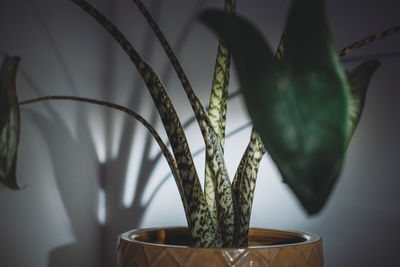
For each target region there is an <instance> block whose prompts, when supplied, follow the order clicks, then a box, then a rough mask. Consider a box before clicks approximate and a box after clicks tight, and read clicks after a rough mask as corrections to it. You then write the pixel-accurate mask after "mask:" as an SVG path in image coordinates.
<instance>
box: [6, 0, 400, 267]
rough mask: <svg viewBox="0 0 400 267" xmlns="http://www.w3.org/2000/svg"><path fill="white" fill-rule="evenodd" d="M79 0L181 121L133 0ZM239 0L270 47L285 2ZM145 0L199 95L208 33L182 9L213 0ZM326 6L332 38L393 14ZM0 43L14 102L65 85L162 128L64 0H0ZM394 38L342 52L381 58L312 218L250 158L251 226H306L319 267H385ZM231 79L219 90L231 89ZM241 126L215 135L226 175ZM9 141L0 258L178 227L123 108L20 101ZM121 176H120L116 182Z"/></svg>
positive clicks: (374, 5)
mask: <svg viewBox="0 0 400 267" xmlns="http://www.w3.org/2000/svg"><path fill="white" fill-rule="evenodd" d="M92 2H93V3H94V4H95V5H96V6H97V7H98V8H99V9H101V10H102V11H103V12H104V13H105V14H106V15H107V16H108V17H109V18H111V19H112V21H113V22H115V23H116V24H117V25H118V26H119V27H120V28H121V30H122V31H123V32H124V33H125V34H126V35H127V36H128V37H129V39H130V40H131V41H132V43H133V44H134V46H135V47H136V48H137V49H138V50H139V51H140V53H141V54H142V55H143V56H144V57H145V58H146V59H148V60H149V61H150V62H151V64H152V65H153V66H154V67H155V68H156V69H157V70H158V72H159V74H160V75H161V77H163V79H164V81H165V84H166V85H167V88H168V90H169V93H170V95H171V97H172V98H173V99H174V103H175V104H176V108H177V110H178V112H179V113H180V115H181V116H182V121H187V120H188V119H190V117H191V113H190V112H188V111H187V110H188V109H189V106H188V104H187V101H186V99H185V96H184V94H183V92H182V89H181V87H180V85H179V83H178V81H177V79H176V76H175V74H174V73H172V72H171V68H170V66H169V65H168V63H167V61H166V57H165V55H164V53H163V52H162V50H161V49H160V46H159V45H158V43H157V42H156V40H155V38H154V36H153V35H152V34H151V32H149V28H148V26H147V25H146V24H145V21H144V19H143V18H142V17H141V15H140V14H139V13H138V11H137V10H136V8H135V6H134V5H133V3H132V2H131V1H127V0H118V1H106V0H102V1H100V0H99V1H92ZM220 2H221V3H220ZM238 2H239V3H238V12H239V13H241V14H243V15H245V16H247V17H249V18H250V19H251V20H253V21H254V22H255V23H256V24H257V25H258V26H259V27H260V28H261V29H262V31H263V32H264V33H265V36H267V39H268V40H269V41H270V42H271V45H272V46H276V44H277V42H278V40H279V37H280V33H281V31H282V28H283V24H284V21H285V19H284V18H285V14H286V12H287V5H288V3H289V1H287V0H286V1H261V0H251V1H249V0H248V1H238ZM145 4H146V5H147V6H148V7H149V8H151V10H152V13H153V14H154V15H155V16H156V17H157V18H158V19H157V20H158V21H159V22H160V25H161V26H162V29H163V30H164V32H165V34H166V36H167V38H168V39H169V40H170V42H171V44H172V46H173V47H175V49H176V51H177V54H178V57H179V59H180V60H181V63H182V65H183V67H184V69H185V70H186V72H187V75H188V76H189V78H190V80H191V82H192V86H193V87H194V88H195V91H196V93H197V94H198V95H199V96H200V98H201V99H202V100H203V102H204V103H206V102H207V98H208V93H209V88H210V84H211V77H212V69H213V64H214V56H215V51H216V43H217V41H216V40H215V38H214V36H213V35H212V34H211V33H210V32H208V31H207V30H206V29H204V27H202V26H201V25H200V24H199V23H197V22H196V21H195V20H194V18H195V17H194V16H195V15H196V12H197V11H198V10H200V9H202V8H205V7H207V6H222V1H201V0H199V1H194V0H193V1H182V0H181V1H178V0H168V1H161V0H159V1H156V0H153V1H145ZM327 7H328V13H329V16H330V21H331V25H332V30H333V34H334V37H335V40H336V42H337V47H338V48H341V47H343V46H345V45H347V44H350V43H351V42H353V41H357V40H358V39H360V38H363V37H365V36H367V35H369V34H372V33H376V32H379V31H382V30H383V29H385V28H388V27H391V26H393V25H396V24H399V23H400V19H399V11H400V3H399V1H398V0H381V1H358V0H347V1H345V0H340V1H338V0H337V1H327ZM0 40H1V42H0V53H1V54H0V56H1V58H4V56H5V54H8V55H19V56H21V57H22V62H21V71H20V73H19V76H18V79H17V85H18V92H19V97H20V99H21V100H24V99H28V98H33V97H37V96H43V95H77V96H81V97H92V98H96V99H102V100H108V101H113V102H116V103H119V104H123V105H127V106H128V107H130V108H132V109H134V110H136V111H138V112H139V113H141V114H144V116H145V117H147V118H148V120H150V121H152V122H153V123H154V124H155V125H156V126H157V128H158V129H160V131H161V132H162V129H161V126H160V122H159V119H158V117H157V115H156V114H154V109H153V106H152V103H151V102H150V98H149V95H148V93H147V92H146V90H145V88H144V87H143V83H142V82H141V81H140V79H138V75H137V73H136V70H135V69H134V67H133V65H132V64H131V63H130V62H129V59H128V58H127V56H126V55H125V54H124V53H123V51H122V50H121V49H120V47H119V46H118V45H116V44H115V42H114V41H113V40H112V39H111V38H110V36H109V35H108V34H107V33H106V32H105V31H104V30H103V29H102V28H101V27H100V26H99V25H98V24H97V23H96V22H94V20H93V19H91V18H90V17H88V16H87V15H86V14H85V13H84V12H82V11H81V10H80V9H78V8H77V7H75V6H74V5H73V4H72V3H70V2H69V1H60V0H58V1H54V0H40V1H39V0H2V1H1V2H0ZM399 44H400V34H397V35H394V36H392V37H390V38H387V39H385V40H382V41H379V42H376V43H374V44H371V45H369V46H368V47H365V48H363V49H361V50H359V51H357V52H355V53H354V54H353V55H350V56H348V57H346V58H344V59H345V61H344V65H345V67H346V68H348V69H351V68H353V67H354V66H355V65H356V64H358V63H359V62H361V61H362V59H367V58H371V57H374V56H376V57H378V58H379V59H380V60H381V61H382V63H383V64H382V66H381V67H380V69H379V70H378V71H377V73H376V74H375V76H374V78H373V80H372V81H371V85H370V89H369V94H368V99H367V103H366V108H365V113H364V117H363V118H362V120H361V123H360V125H359V128H358V130H357V132H356V133H355V136H354V139H353V141H352V143H351V145H350V148H349V151H348V155H347V162H346V166H345V168H344V171H343V174H342V176H341V178H340V180H339V182H338V183H337V186H336V188H335V191H334V193H333V194H332V196H331V197H330V199H329V202H328V204H327V206H326V207H325V209H324V210H323V211H322V212H321V213H320V214H319V215H316V216H313V217H308V216H307V215H306V214H305V212H304V211H303V210H302V208H301V207H300V206H299V204H298V203H297V201H296V199H295V198H294V196H293V194H292V193H291V192H290V191H288V189H287V188H286V186H285V185H284V184H282V183H281V182H280V178H279V174H278V173H277V171H276V169H275V167H274V165H273V164H272V163H271V161H270V159H269V158H268V157H265V158H264V159H263V162H262V165H261V169H260V175H259V179H258V181H257V189H256V193H255V204H254V209H253V213H252V221H251V224H252V225H253V226H258V227H273V228H291V229H299V230H305V231H310V232H315V233H318V234H319V235H321V236H322V238H323V240H324V253H325V259H326V266H328V267H334V266H398V264H396V260H397V258H398V257H397V254H398V253H397V240H398V239H399V238H400V234H399V232H398V229H397V228H398V225H399V224H400V214H399V213H400V207H399V203H400V194H398V188H399V186H400V181H398V174H397V169H398V165H397V164H398V162H399V159H400V152H399V148H400V141H399V138H398V136H399V134H400V119H399V116H398V114H399V111H400V110H399V109H400V108H399V105H398V101H399V99H400V90H399V85H400V77H399V75H398V74H399V69H400V60H399V56H400V50H399ZM235 81H236V80H235V79H234V80H233V83H232V86H231V88H232V89H231V90H232V91H235V90H237V89H238V85H237V83H236V82H235ZM229 108H230V110H229V113H228V132H230V131H233V130H235V129H236V128H238V127H240V126H242V125H244V124H246V123H247V122H248V118H247V114H246V111H245V109H244V107H243V103H242V102H241V99H240V97H237V98H234V99H233V100H232V101H231V102H230V106H229ZM187 129H188V134H189V135H190V137H189V138H190V140H191V141H190V145H191V148H192V150H193V151H197V150H198V149H201V148H202V141H201V138H200V134H199V131H198V128H197V126H195V125H194V124H192V125H190V126H188V127H187ZM248 135H249V129H248V128H247V129H245V130H243V131H241V132H239V133H237V134H235V135H233V136H232V137H230V138H229V139H228V140H227V148H226V155H227V165H228V168H229V172H230V173H231V176H233V173H234V171H235V168H236V166H237V164H238V161H239V159H240V156H241V153H242V151H243V149H244V147H245V145H246V143H247V140H248V138H249V137H248ZM19 152H20V153H19V160H18V178H19V184H20V185H22V186H25V188H24V189H23V190H22V191H19V192H13V191H9V190H7V189H4V188H0V191H1V192H0V211H1V219H0V229H1V231H0V265H1V266H5V267H14V266H15V267H18V266H33V267H36V266H37V267H40V266H48V267H56V266H57V267H59V266H87V267H89V266H113V264H114V263H113V254H114V250H115V246H116V241H117V235H118V233H121V232H124V231H127V230H129V229H132V228H136V227H153V226H169V225H185V224H186V222H185V217H184V213H183V209H182V205H181V204H180V202H179V196H178V194H177V190H176V188H175V185H174V182H173V179H171V177H169V178H167V177H168V169H167V167H166V163H165V161H164V160H162V159H160V158H159V153H158V151H157V147H156V145H155V143H154V142H153V141H152V140H151V138H149V137H148V135H147V134H146V132H145V131H144V130H143V128H142V127H141V126H140V125H139V124H136V123H135V122H134V121H133V120H132V119H130V118H128V117H127V116H125V115H124V114H120V113H119V112H114V111H110V110H107V109H105V108H98V107H93V106H89V105H87V104H80V103H69V102H47V103H44V102H43V103H37V104H32V105H29V106H25V107H22V132H21V146H20V151H19ZM203 158H204V155H203V154H199V155H198V156H197V157H196V161H198V163H199V164H198V166H197V167H198V170H199V173H200V175H201V176H202V174H203V170H202V168H201V166H202V162H203V161H204V160H203ZM128 166H131V167H130V168H129V167H128ZM126 176H128V177H133V180H132V182H131V183H128V185H127V181H126ZM126 188H129V189H130V191H129V190H127V189H126ZM154 192H156V194H153V193H154ZM129 196H131V197H129Z"/></svg>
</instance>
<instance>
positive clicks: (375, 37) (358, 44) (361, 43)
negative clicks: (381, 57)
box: [338, 26, 400, 57]
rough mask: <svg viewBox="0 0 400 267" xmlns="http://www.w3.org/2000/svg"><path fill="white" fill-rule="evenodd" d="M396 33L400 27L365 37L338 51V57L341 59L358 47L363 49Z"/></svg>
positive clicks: (399, 30)
mask: <svg viewBox="0 0 400 267" xmlns="http://www.w3.org/2000/svg"><path fill="white" fill-rule="evenodd" d="M396 32H400V26H396V27H392V28H389V29H386V30H384V31H383V32H380V33H377V34H374V35H370V36H368V37H366V38H364V39H361V40H359V41H357V42H355V43H352V44H351V45H349V46H346V47H345V48H343V49H341V50H339V51H338V55H339V56H340V57H343V56H345V55H347V54H349V53H351V52H353V51H354V50H356V49H358V48H360V47H363V46H364V45H367V44H369V43H372V42H374V41H377V40H379V39H382V38H384V37H386V36H389V35H391V34H393V33H396Z"/></svg>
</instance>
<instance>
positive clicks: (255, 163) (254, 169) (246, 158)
mask: <svg viewBox="0 0 400 267" xmlns="http://www.w3.org/2000/svg"><path fill="white" fill-rule="evenodd" d="M286 40H287V36H286V33H285V32H283V33H282V36H281V40H280V41H279V44H278V48H277V51H276V53H275V57H276V58H277V59H278V60H282V59H284V57H285V45H286ZM265 152H266V150H265V148H264V144H263V143H262V141H261V138H260V136H259V134H258V133H257V132H256V131H255V129H254V128H253V129H252V132H251V137H250V141H249V144H248V145H247V148H246V150H245V152H244V154H243V156H242V159H241V161H240V163H239V166H238V169H237V171H236V173H235V177H234V179H233V182H232V190H233V195H234V205H235V234H234V240H235V243H234V246H237V247H245V246H247V242H248V233H249V227H250V217H251V210H252V205H253V197H254V190H255V185H256V180H257V174H258V168H259V165H260V161H261V159H262V157H263V156H264V154H265Z"/></svg>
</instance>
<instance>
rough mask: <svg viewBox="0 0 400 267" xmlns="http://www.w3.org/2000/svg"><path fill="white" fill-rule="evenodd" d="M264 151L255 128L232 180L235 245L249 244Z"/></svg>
mask: <svg viewBox="0 0 400 267" xmlns="http://www.w3.org/2000/svg"><path fill="white" fill-rule="evenodd" d="M264 153H265V150H264V146H263V144H262V141H261V139H260V136H259V135H258V133H257V132H255V130H254V128H253V129H252V132H251V138H250V141H249V144H248V145H247V148H246V150H245V152H244V154H243V156H242V159H241V160H240V163H239V166H238V169H237V171H236V173H235V178H234V179H233V182H232V191H233V197H234V208H235V232H234V246H235V247H246V246H247V242H248V236H249V226H250V217H251V209H252V206H253V197H254V190H255V187H256V180H257V173H258V167H259V164H260V161H261V159H262V157H263V155H264Z"/></svg>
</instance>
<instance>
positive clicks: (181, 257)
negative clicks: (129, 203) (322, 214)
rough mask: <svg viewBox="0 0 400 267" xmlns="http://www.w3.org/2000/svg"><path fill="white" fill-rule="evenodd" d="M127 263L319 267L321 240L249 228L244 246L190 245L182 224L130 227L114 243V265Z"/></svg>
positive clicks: (302, 235) (126, 265)
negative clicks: (145, 227)
mask: <svg viewBox="0 0 400 267" xmlns="http://www.w3.org/2000/svg"><path fill="white" fill-rule="evenodd" d="M128 266H129V267H131V266H132V267H133V266H139V267H142V266H143V267H146V266H160V267H169V266H171V267H174V266H199V267H203V266H204V267H205V266H207V267H211V266H215V267H217V266H253V267H255V266H268V267H278V266H282V267H284V266H286V267H288V266H304V267H322V266H323V256H322V240H321V238H320V237H319V236H317V235H315V234H310V233H304V232H292V231H279V230H270V229H258V228H252V229H250V233H249V246H248V247H247V248H194V247H190V243H189V239H188V234H187V228H184V227H175V228H165V229H160V228H154V229H143V230H133V231H130V232H126V233H124V234H122V235H121V236H120V238H119V242H118V250H117V267H128Z"/></svg>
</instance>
